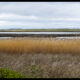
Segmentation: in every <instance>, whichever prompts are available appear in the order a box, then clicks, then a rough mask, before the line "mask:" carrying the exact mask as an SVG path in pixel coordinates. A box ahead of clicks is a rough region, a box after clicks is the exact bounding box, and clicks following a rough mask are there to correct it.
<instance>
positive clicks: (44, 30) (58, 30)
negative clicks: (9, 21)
mask: <svg viewBox="0 0 80 80" xmlns="http://www.w3.org/2000/svg"><path fill="white" fill-rule="evenodd" d="M0 32H80V29H3V30H2V29H1V30H0Z"/></svg>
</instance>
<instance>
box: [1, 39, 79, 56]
mask: <svg viewBox="0 0 80 80" xmlns="http://www.w3.org/2000/svg"><path fill="white" fill-rule="evenodd" d="M0 52H2V53H13V54H15V53H53V54H55V53H65V54H66V53H70V54H77V53H80V40H79V39H77V40H74V39H73V40H54V39H48V38H46V39H40V38H39V39H37V38H28V39H27V38H22V39H21V38H13V39H7V40H0Z"/></svg>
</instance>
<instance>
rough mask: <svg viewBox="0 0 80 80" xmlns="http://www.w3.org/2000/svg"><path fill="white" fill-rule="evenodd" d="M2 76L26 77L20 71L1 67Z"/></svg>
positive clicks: (0, 73)
mask: <svg viewBox="0 0 80 80" xmlns="http://www.w3.org/2000/svg"><path fill="white" fill-rule="evenodd" d="M0 78H25V76H23V75H22V74H21V73H20V72H16V71H14V70H10V69H4V68H0Z"/></svg>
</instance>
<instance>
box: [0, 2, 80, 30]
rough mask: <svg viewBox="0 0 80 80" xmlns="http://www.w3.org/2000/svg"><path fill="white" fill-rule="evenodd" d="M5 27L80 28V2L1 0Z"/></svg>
mask: <svg viewBox="0 0 80 80" xmlns="http://www.w3.org/2000/svg"><path fill="white" fill-rule="evenodd" d="M5 28H28V29H29V28H80V2H0V29H5Z"/></svg>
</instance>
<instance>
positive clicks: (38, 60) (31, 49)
mask: <svg viewBox="0 0 80 80" xmlns="http://www.w3.org/2000/svg"><path fill="white" fill-rule="evenodd" d="M13 54H14V55H13ZM0 67H2V68H6V69H7V68H10V69H13V70H15V71H19V72H21V73H22V74H23V75H26V77H27V78H80V39H76V40H75V39H72V40H67V39H65V40H59V39H55V38H36V37H35V38H10V39H6V40H0Z"/></svg>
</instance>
